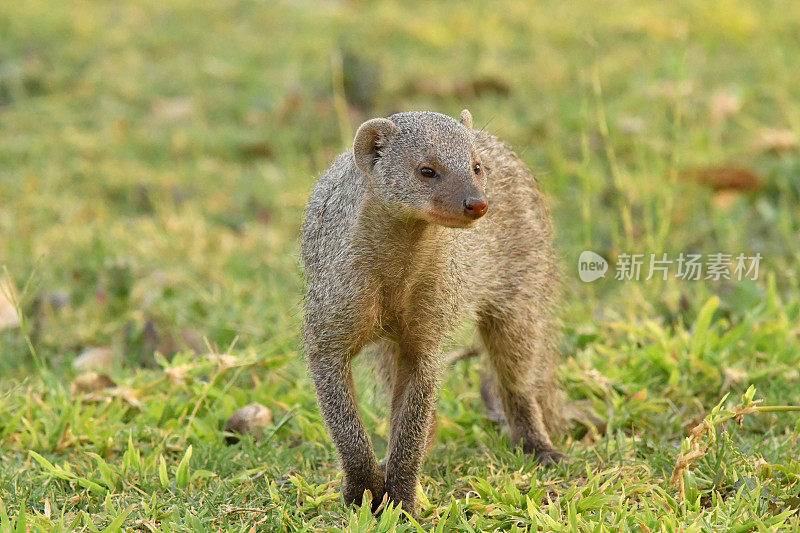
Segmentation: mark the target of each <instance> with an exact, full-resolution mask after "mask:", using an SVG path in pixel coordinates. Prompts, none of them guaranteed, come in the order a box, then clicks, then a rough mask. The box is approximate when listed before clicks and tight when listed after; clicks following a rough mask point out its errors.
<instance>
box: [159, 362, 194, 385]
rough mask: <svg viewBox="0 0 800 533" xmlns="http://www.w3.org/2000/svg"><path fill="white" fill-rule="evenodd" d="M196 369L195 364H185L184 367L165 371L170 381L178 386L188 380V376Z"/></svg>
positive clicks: (174, 367) (180, 366) (175, 367)
mask: <svg viewBox="0 0 800 533" xmlns="http://www.w3.org/2000/svg"><path fill="white" fill-rule="evenodd" d="M194 367H195V365H194V364H193V363H184V364H182V365H178V366H173V367H170V368H168V369H166V370H165V371H164V373H165V374H166V375H167V377H168V378H169V380H170V381H171V382H172V383H173V384H174V385H178V384H179V383H183V382H184V381H185V380H186V377H185V376H186V374H187V373H188V372H189V371H190V370H192V369H193V368H194Z"/></svg>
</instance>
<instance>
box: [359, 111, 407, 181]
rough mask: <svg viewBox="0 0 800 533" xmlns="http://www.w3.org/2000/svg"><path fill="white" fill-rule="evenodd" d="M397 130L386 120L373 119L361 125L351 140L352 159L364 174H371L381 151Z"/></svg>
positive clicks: (393, 124) (395, 126) (394, 125)
mask: <svg viewBox="0 0 800 533" xmlns="http://www.w3.org/2000/svg"><path fill="white" fill-rule="evenodd" d="M398 130H399V128H398V127H397V125H396V124H395V123H394V122H392V121H391V120H389V119H388V118H373V119H372V120H368V121H366V122H365V123H363V124H362V125H361V126H360V127H359V128H358V131H357V132H356V138H355V139H354V140H353V157H354V158H355V160H356V166H357V167H358V168H359V170H361V172H363V173H364V174H371V173H372V169H373V168H374V167H375V163H376V162H377V161H378V158H379V157H380V156H381V149H382V148H383V147H384V146H385V145H386V142H387V141H388V140H389V137H391V136H392V135H393V134H394V133H395V132H397V131H398Z"/></svg>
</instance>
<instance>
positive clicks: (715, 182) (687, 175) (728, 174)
mask: <svg viewBox="0 0 800 533" xmlns="http://www.w3.org/2000/svg"><path fill="white" fill-rule="evenodd" d="M681 178H683V179H684V180H686V181H694V182H695V183H699V184H700V185H704V186H706V187H709V188H711V189H713V190H714V191H757V190H759V189H761V187H762V186H763V180H762V179H761V178H760V177H759V176H758V175H757V174H756V173H755V172H753V171H752V170H750V169H747V168H741V167H725V166H721V167H703V168H697V169H692V170H687V171H685V172H683V173H682V174H681Z"/></svg>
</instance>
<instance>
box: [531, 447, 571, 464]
mask: <svg viewBox="0 0 800 533" xmlns="http://www.w3.org/2000/svg"><path fill="white" fill-rule="evenodd" d="M564 457H565V456H564V454H563V453H561V452H558V451H556V450H553V449H550V450H536V451H535V452H533V458H534V459H536V461H538V462H539V464H540V465H542V466H543V467H545V468H547V467H551V466H555V465H556V464H557V463H560V462H563V461H564Z"/></svg>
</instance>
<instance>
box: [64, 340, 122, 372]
mask: <svg viewBox="0 0 800 533" xmlns="http://www.w3.org/2000/svg"><path fill="white" fill-rule="evenodd" d="M114 359H115V356H114V352H113V350H111V348H110V347H108V346H104V347H101V348H89V349H88V350H85V351H84V352H83V353H81V354H80V355H79V356H78V357H76V358H75V360H74V361H73V362H72V368H73V369H75V370H76V371H77V372H92V371H100V372H110V371H111V368H112V367H113V366H114Z"/></svg>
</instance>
